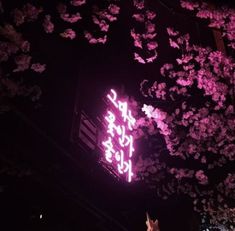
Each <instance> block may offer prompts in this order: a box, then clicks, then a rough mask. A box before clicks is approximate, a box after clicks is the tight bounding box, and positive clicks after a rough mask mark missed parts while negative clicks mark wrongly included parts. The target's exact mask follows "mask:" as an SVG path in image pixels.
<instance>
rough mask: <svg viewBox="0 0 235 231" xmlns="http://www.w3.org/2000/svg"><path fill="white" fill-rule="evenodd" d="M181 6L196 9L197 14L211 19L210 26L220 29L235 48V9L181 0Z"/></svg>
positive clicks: (229, 44)
mask: <svg viewBox="0 0 235 231" xmlns="http://www.w3.org/2000/svg"><path fill="white" fill-rule="evenodd" d="M180 4H181V7H182V8H185V9H187V10H191V11H192V10H196V11H197V13H196V16H197V17H199V18H202V19H208V20H209V27H212V28H216V29H220V30H222V32H223V34H222V35H223V36H224V37H225V38H226V39H227V40H228V46H229V47H231V48H232V49H235V9H231V8H228V7H220V8H212V7H211V6H210V5H209V4H207V3H205V2H203V3H200V2H192V1H189V0H181V1H180Z"/></svg>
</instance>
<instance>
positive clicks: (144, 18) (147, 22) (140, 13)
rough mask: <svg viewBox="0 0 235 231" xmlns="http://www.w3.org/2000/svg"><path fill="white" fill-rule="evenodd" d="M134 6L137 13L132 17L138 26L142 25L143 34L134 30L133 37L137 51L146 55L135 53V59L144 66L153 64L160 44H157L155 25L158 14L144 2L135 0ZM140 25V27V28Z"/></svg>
mask: <svg viewBox="0 0 235 231" xmlns="http://www.w3.org/2000/svg"><path fill="white" fill-rule="evenodd" d="M133 5H134V7H135V11H136V12H135V13H134V14H133V16H132V17H133V19H134V20H135V22H136V23H137V25H138V24H140V25H142V27H143V30H142V32H141V31H138V30H137V29H135V28H132V29H131V37H132V38H133V40H134V46H135V47H136V49H138V50H140V51H142V52H143V53H145V54H144V55H140V53H139V51H138V52H134V59H135V60H137V61H138V62H139V63H142V64H145V63H151V62H153V61H154V60H155V59H156V58H157V47H158V43H157V42H156V35H157V33H156V28H155V27H156V26H155V23H154V19H155V18H156V13H155V12H154V11H152V10H148V9H147V8H146V7H145V5H144V0H141V1H139V0H133ZM140 25H138V27H140Z"/></svg>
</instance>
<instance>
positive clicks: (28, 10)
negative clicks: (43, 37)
mask: <svg viewBox="0 0 235 231" xmlns="http://www.w3.org/2000/svg"><path fill="white" fill-rule="evenodd" d="M42 12H43V8H42V7H36V6H34V5H32V4H30V3H26V4H25V5H23V7H22V8H21V9H18V8H15V9H14V10H13V11H12V15H13V20H14V23H15V25H16V26H20V25H22V24H23V23H25V22H32V21H35V20H37V19H38V16H39V14H41V13H42Z"/></svg>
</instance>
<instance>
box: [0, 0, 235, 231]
mask: <svg viewBox="0 0 235 231" xmlns="http://www.w3.org/2000/svg"><path fill="white" fill-rule="evenodd" d="M120 2H121V0H120V1H118V0H110V1H97V2H95V3H94V4H93V5H92V4H88V3H87V1H86V0H71V1H61V2H59V3H58V4H57V5H55V7H54V8H53V9H56V13H55V12H52V11H50V9H49V8H47V6H46V4H45V5H43V3H41V4H42V5H34V4H32V3H26V4H25V3H24V4H22V6H21V7H17V8H13V9H12V10H11V12H9V11H5V10H4V5H5V4H6V1H2V2H1V1H0V15H1V18H2V19H3V20H4V23H2V24H1V26H0V63H1V67H0V99H1V100H2V99H3V98H12V97H16V96H24V97H30V98H31V100H33V101H35V100H38V99H39V97H40V94H41V89H40V87H39V86H38V85H37V84H35V83H34V81H32V83H31V82H30V83H28V82H27V81H28V80H27V81H26V78H25V75H27V74H26V73H31V72H32V73H34V74H35V75H36V74H42V75H43V73H44V72H45V71H46V67H47V64H45V63H44V61H43V60H37V57H36V55H35V54H34V53H33V52H32V49H31V47H32V43H31V42H30V41H27V40H26V39H25V36H24V33H23V31H24V30H23V28H24V27H25V26H27V24H33V23H36V22H37V23H38V22H39V24H40V25H41V27H40V30H42V33H45V36H50V35H51V34H56V35H58V39H63V40H64V41H66V40H68V41H70V40H73V41H77V42H79V39H80V38H82V39H85V40H86V41H87V42H88V44H90V45H92V46H95V45H103V44H106V43H107V41H108V40H109V31H110V28H111V27H112V26H113V25H115V22H116V21H117V20H118V18H119V16H120V11H121V10H122V9H121V4H120ZM146 2H148V1H147V0H133V1H132V6H133V11H132V12H131V11H130V12H131V14H132V15H131V18H132V22H133V24H132V25H131V27H130V33H129V34H130V37H131V39H132V41H133V54H130V57H133V60H134V61H135V62H138V63H140V65H143V64H144V65H149V63H152V62H157V61H158V41H157V40H158V37H157V30H158V28H157V20H158V15H157V9H154V8H151V7H150V5H149V4H146ZM179 6H181V7H182V8H183V9H185V10H189V11H192V12H194V13H195V18H196V17H198V18H200V19H202V20H207V22H208V26H209V27H211V28H215V29H216V30H220V31H221V32H222V35H223V37H224V39H225V41H226V44H227V45H228V48H231V49H232V50H233V49H235V10H234V9H230V8H228V7H221V8H212V7H211V6H210V5H209V4H207V3H205V2H203V3H202V2H201V1H200V2H199V1H198V2H197V1H190V0H180V1H179ZM87 12H88V13H87ZM37 25H38V24H37ZM59 25H63V26H59ZM165 26H166V33H167V34H168V37H169V46H170V47H171V48H172V49H175V50H176V51H178V57H177V58H176V60H175V62H170V61H169V63H165V64H164V65H163V66H162V67H161V69H160V73H161V77H162V78H161V79H164V81H162V80H159V79H156V81H154V82H151V81H150V80H148V79H144V80H143V81H142V82H141V84H140V92H141V94H142V95H143V98H144V99H143V103H142V104H141V103H138V105H139V106H136V105H135V106H134V109H133V110H136V114H137V123H136V128H135V131H134V135H135V139H136V142H137V143H138V142H139V143H140V144H141V142H143V140H147V143H148V146H147V147H145V149H144V151H143V153H144V154H143V155H140V157H139V159H138V161H137V163H136V167H135V173H136V180H143V181H145V182H146V183H147V184H148V185H149V187H151V188H153V189H155V190H156V192H157V195H158V197H161V198H163V199H167V198H169V197H170V196H172V195H175V194H177V195H179V194H184V195H186V196H187V197H189V198H191V200H192V203H193V205H194V209H195V211H197V212H199V213H201V214H205V215H207V216H208V217H209V219H210V222H211V223H214V224H221V223H224V224H225V225H228V227H230V225H232V224H233V223H234V222H235V215H234V214H235V210H234V199H235V173H234V160H235V112H234V106H235V104H234V92H235V91H234V89H235V88H234V83H235V61H234V59H233V58H232V57H229V56H227V55H226V54H224V53H222V52H221V51H218V50H213V49H212V48H210V47H202V46H199V45H197V44H193V43H192V42H191V41H190V35H189V34H182V33H181V32H180V31H178V30H177V28H171V27H168V25H165ZM61 28H62V29H61ZM146 102H148V103H146ZM133 105H134V104H133ZM138 107H139V108H138ZM147 225H148V229H149V230H152V229H153V227H154V226H156V227H157V224H155V223H154V222H153V221H150V220H148V224H147ZM230 228H231V227H230ZM155 229H156V228H155ZM231 229H233V226H232V228H231Z"/></svg>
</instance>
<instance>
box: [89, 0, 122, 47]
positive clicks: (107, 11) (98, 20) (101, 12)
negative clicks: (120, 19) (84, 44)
mask: <svg viewBox="0 0 235 231" xmlns="http://www.w3.org/2000/svg"><path fill="white" fill-rule="evenodd" d="M119 13H120V7H119V6H118V5H117V4H113V3H110V4H108V5H107V7H106V8H102V9H100V8H99V7H98V6H96V7H94V10H93V14H92V21H93V23H94V24H95V25H96V26H98V28H99V32H96V34H97V33H98V34H99V35H94V33H92V32H89V31H87V30H85V31H84V35H85V38H86V39H87V40H88V42H89V43H90V44H97V43H102V44H104V43H106V42H107V32H108V31H109V29H110V24H111V23H112V22H114V21H116V20H117V16H118V15H119Z"/></svg>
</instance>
